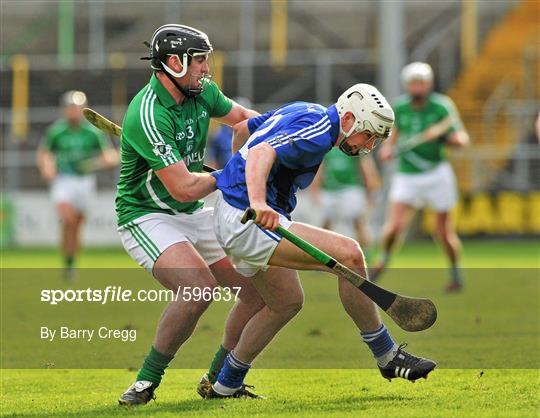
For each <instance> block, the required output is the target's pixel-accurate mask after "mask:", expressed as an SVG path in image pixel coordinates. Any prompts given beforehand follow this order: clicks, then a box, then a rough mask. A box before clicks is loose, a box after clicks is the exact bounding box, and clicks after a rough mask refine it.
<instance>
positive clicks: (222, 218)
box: [206, 84, 435, 398]
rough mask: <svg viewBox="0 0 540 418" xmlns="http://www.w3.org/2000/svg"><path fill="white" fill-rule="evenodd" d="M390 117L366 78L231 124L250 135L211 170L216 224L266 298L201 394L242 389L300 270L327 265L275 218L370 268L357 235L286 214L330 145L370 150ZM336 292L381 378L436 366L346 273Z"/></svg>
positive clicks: (287, 308) (299, 297) (282, 318)
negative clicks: (390, 326)
mask: <svg viewBox="0 0 540 418" xmlns="http://www.w3.org/2000/svg"><path fill="white" fill-rule="evenodd" d="M393 123H394V113H393V111H392V109H391V108H390V106H389V105H388V103H387V101H386V99H385V98H384V97H383V96H382V95H381V93H380V92H379V91H378V90H377V89H376V88H375V87H373V86H370V85H368V84H356V85H354V86H353V87H351V88H349V89H348V90H347V91H345V93H343V94H342V95H341V96H340V97H339V99H338V101H337V103H336V104H335V105H333V106H330V107H329V108H325V107H323V106H320V105H318V104H314V103H305V102H295V103H290V104H287V105H285V106H282V107H279V108H277V109H275V110H272V111H270V112H267V113H265V114H264V115H260V116H257V117H255V118H252V119H249V120H247V121H244V122H240V123H239V124H238V125H236V126H235V133H236V138H237V139H238V138H242V137H244V138H245V139H247V140H246V142H245V143H244V144H243V145H242V147H241V148H240V150H238V152H236V153H235V155H234V156H233V158H232V159H231V160H230V161H229V162H228V163H227V165H226V166H225V168H224V169H223V171H222V172H221V173H215V177H216V179H217V188H218V189H219V192H218V198H217V202H216V207H215V211H214V230H215V232H216V236H217V239H218V241H219V243H220V245H221V246H222V247H223V249H224V250H225V252H226V253H227V254H228V255H229V256H230V257H231V260H232V261H233V263H234V265H235V267H236V268H237V270H238V271H239V272H240V273H241V274H243V275H244V276H247V277H252V280H253V284H254V286H255V287H256V289H257V291H258V292H259V293H260V295H261V297H262V298H263V300H264V301H265V303H266V306H264V308H262V309H261V310H260V311H259V312H258V313H257V314H255V315H254V316H253V317H252V318H251V319H250V320H249V322H248V323H247V324H246V326H245V327H244V329H243V332H242V335H241V337H240V340H239V342H238V344H237V345H236V347H235V348H234V349H233V350H232V351H231V352H230V353H229V354H228V356H227V357H226V359H225V362H224V364H223V367H222V369H221V371H220V373H219V376H218V380H217V382H216V383H214V384H213V385H212V386H211V387H209V388H208V391H207V395H206V397H207V398H213V397H239V396H246V391H245V388H244V383H243V382H244V377H245V375H246V374H247V372H248V370H249V368H250V366H251V363H252V362H253V360H254V359H255V358H256V356H257V355H258V354H259V353H260V352H261V351H262V350H263V349H264V348H265V347H266V346H267V345H268V344H269V343H270V341H271V340H272V338H273V337H274V336H275V335H276V334H277V333H278V332H279V330H280V329H281V328H282V327H283V326H284V325H285V324H286V323H287V322H288V321H290V320H291V319H292V318H293V317H294V316H295V315H296V313H298V311H299V310H300V309H301V307H302V304H303V291H302V287H301V285H300V281H299V279H298V273H297V270H322V271H330V272H332V271H331V270H330V269H328V268H327V267H325V266H323V265H322V264H319V263H318V262H317V261H315V260H314V259H313V258H311V257H310V256H309V255H308V254H306V253H305V252H303V251H302V250H300V249H298V248H297V247H295V246H294V245H292V244H291V243H290V242H288V241H287V240H281V237H280V235H279V234H277V233H276V232H274V231H275V229H276V228H277V226H278V224H281V225H282V226H284V227H285V228H288V229H289V230H290V231H291V232H293V233H295V234H296V235H298V236H300V237H302V238H303V239H305V240H306V241H308V242H310V243H312V244H313V245H315V246H317V247H319V248H320V249H322V250H323V251H325V252H326V253H328V254H330V255H331V256H332V257H334V258H336V259H337V260H338V261H339V262H341V263H343V264H345V265H346V266H347V267H349V268H351V269H353V270H354V271H356V272H358V273H359V274H361V275H362V276H364V277H365V276H366V265H365V261H364V256H363V254H362V250H361V249H360V246H359V245H358V243H357V242H356V241H354V240H352V239H350V238H348V237H345V236H342V235H339V234H336V233H334V232H330V231H327V230H324V229H320V228H316V227H313V226H311V225H306V224H302V223H297V222H292V221H291V216H290V214H291V212H292V211H293V209H294V208H295V206H296V197H295V192H296V191H297V189H299V188H300V189H304V188H306V187H308V186H309V184H310V183H311V181H312V180H313V177H314V176H315V173H316V172H317V169H318V167H319V165H320V164H321V162H322V160H323V157H324V156H325V154H326V153H327V152H329V151H330V149H332V147H334V146H337V147H339V149H340V150H341V151H343V152H344V153H345V154H347V155H349V156H351V157H354V156H357V155H360V154H367V153H369V152H370V151H371V150H372V149H373V148H375V146H377V144H378V143H379V142H381V141H382V140H384V139H386V138H387V137H388V135H389V133H390V129H391V128H392V126H393ZM240 142H241V141H237V142H236V143H240ZM233 151H234V150H233ZM248 207H251V208H253V209H254V210H255V211H256V212H257V218H256V220H255V221H254V222H253V221H249V222H247V223H246V224H242V223H241V222H240V219H241V217H242V214H243V213H244V210H245V209H246V208H248ZM339 296H340V298H341V302H342V304H343V306H344V308H345V310H346V312H347V313H348V314H349V316H350V317H351V319H352V320H353V321H354V323H355V325H356V326H357V328H358V329H359V331H360V335H361V337H362V339H363V340H364V342H365V343H366V344H367V345H368V346H369V348H370V349H371V351H372V352H373V355H374V357H375V358H376V360H377V364H378V367H379V369H380V371H381V373H382V375H383V377H385V378H387V379H392V378H394V377H401V378H404V379H407V380H412V381H414V380H416V379H418V378H420V377H426V376H427V375H428V373H429V372H431V371H432V370H433V369H434V368H435V362H433V361H431V360H427V359H423V358H419V357H416V356H413V355H411V354H409V353H407V352H406V351H404V350H403V346H398V345H397V344H396V343H395V342H394V341H393V340H392V338H391V336H390V334H389V332H388V330H387V329H386V327H385V326H384V324H383V323H382V321H381V318H380V316H379V312H378V310H377V307H376V305H375V304H374V303H373V302H372V301H371V300H370V299H369V298H368V297H367V296H365V295H364V294H363V293H362V292H360V291H358V289H356V288H355V287H354V286H353V285H352V284H351V283H349V282H348V281H347V280H345V279H343V278H339ZM251 396H253V395H252V394H251Z"/></svg>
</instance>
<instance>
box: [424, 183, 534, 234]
mask: <svg viewBox="0 0 540 418" xmlns="http://www.w3.org/2000/svg"><path fill="white" fill-rule="evenodd" d="M452 216H453V218H454V221H455V223H456V227H457V230H458V233H460V234H461V235H477V234H488V235H490V234H491V235H497V234H498V235H505V234H539V233H540V192H530V193H518V192H512V191H504V192H498V193H496V194H495V195H489V194H488V193H479V194H476V195H473V196H470V197H469V198H465V199H462V200H460V202H459V204H458V205H457V206H456V208H455V210H454V211H453V213H452ZM434 225H435V214H434V213H433V212H432V211H424V215H423V219H422V230H423V231H424V232H426V233H431V232H432V231H433V227H434Z"/></svg>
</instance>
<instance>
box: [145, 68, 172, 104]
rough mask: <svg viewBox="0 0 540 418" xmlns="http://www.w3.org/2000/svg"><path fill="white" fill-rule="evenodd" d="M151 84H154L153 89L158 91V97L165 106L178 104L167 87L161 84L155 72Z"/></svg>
mask: <svg viewBox="0 0 540 418" xmlns="http://www.w3.org/2000/svg"><path fill="white" fill-rule="evenodd" d="M150 86H152V90H154V91H155V92H156V94H157V97H158V99H159V101H160V102H161V104H162V105H163V106H165V107H172V106H175V105H176V104H177V103H176V101H175V100H174V99H173V97H172V96H171V94H170V93H169V92H168V91H167V89H166V88H165V87H163V84H161V82H160V81H159V80H158V78H157V77H156V75H155V74H152V78H151V79H150Z"/></svg>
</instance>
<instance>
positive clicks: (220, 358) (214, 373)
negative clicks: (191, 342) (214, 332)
mask: <svg viewBox="0 0 540 418" xmlns="http://www.w3.org/2000/svg"><path fill="white" fill-rule="evenodd" d="M228 354H229V350H227V349H225V348H223V346H222V345H220V346H219V349H218V351H217V352H216V354H215V355H214V359H213V360H212V364H211V365H210V368H209V369H208V380H210V383H212V384H214V383H216V381H217V378H218V375H219V372H220V371H221V368H222V367H223V363H224V362H225V357H227V355H228Z"/></svg>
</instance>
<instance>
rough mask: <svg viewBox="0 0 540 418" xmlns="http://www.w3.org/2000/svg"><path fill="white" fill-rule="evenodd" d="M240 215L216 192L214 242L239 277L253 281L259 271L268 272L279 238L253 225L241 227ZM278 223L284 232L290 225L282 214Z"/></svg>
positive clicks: (241, 213) (241, 212)
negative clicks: (227, 257) (215, 241)
mask: <svg viewBox="0 0 540 418" xmlns="http://www.w3.org/2000/svg"><path fill="white" fill-rule="evenodd" d="M243 214H244V211H243V210H240V209H237V208H235V207H233V206H231V205H229V204H228V203H227V202H226V201H225V200H224V199H223V195H222V194H221V192H218V196H217V200H216V207H215V209H214V230H215V232H216V238H217V240H218V242H219V244H220V245H221V246H222V247H223V249H224V250H225V253H226V254H227V255H228V256H229V258H230V259H231V262H232V263H233V265H234V267H235V268H236V270H237V271H238V272H239V273H240V274H241V275H242V276H245V277H252V276H254V275H255V274H256V273H257V272H258V271H259V270H263V271H266V270H267V269H268V260H270V258H271V257H272V254H273V253H274V250H275V249H276V247H277V246H278V244H279V242H280V241H281V236H280V235H279V234H277V233H276V232H271V231H267V230H266V229H263V228H261V227H259V226H257V225H255V224H254V223H253V221H248V222H246V223H245V224H242V222H240V220H241V219H242V215H243ZM279 222H280V223H281V226H283V227H284V228H286V229H288V228H289V227H290V226H291V225H292V222H291V221H289V220H288V219H287V218H285V216H283V215H281V214H280V216H279Z"/></svg>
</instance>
